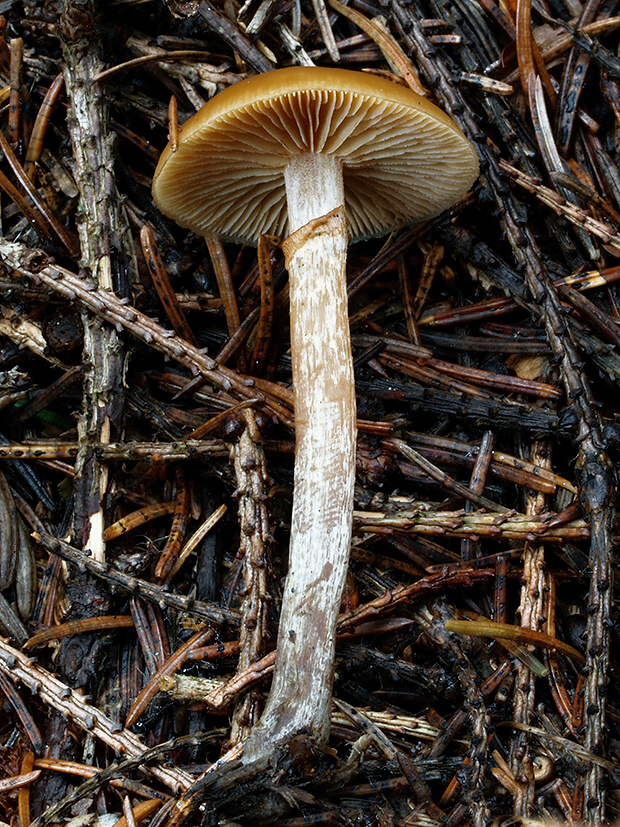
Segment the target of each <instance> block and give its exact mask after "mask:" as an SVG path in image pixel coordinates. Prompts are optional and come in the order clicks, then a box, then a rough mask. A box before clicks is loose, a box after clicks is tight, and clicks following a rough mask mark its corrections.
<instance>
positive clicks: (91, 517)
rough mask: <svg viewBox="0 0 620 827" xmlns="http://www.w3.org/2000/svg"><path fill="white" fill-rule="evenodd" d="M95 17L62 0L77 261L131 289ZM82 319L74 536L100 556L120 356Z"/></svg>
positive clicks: (96, 324)
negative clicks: (106, 454) (99, 79)
mask: <svg viewBox="0 0 620 827" xmlns="http://www.w3.org/2000/svg"><path fill="white" fill-rule="evenodd" d="M94 20H95V4H94V3H93V2H92V0H84V2H81V3H73V2H69V0H63V3H62V14H61V25H60V36H61V41H62V46H63V58H64V62H65V85H66V89H67V97H68V98H69V102H70V109H69V115H68V118H67V125H68V128H69V134H70V136H71V142H72V146H73V156H74V160H75V165H74V175H75V180H76V183H77V186H78V190H79V220H78V222H77V226H78V233H79V237H80V252H81V259H82V260H81V268H82V271H83V272H84V274H85V275H87V276H89V277H90V278H92V280H93V281H94V282H95V284H97V285H98V286H99V287H102V288H104V289H109V290H111V291H113V292H115V293H116V294H120V295H121V296H123V295H126V296H128V295H129V293H130V285H131V283H132V282H134V281H135V262H134V255H133V245H132V241H131V234H130V233H129V226H128V222H127V218H126V216H125V213H124V208H123V207H122V205H121V201H120V198H119V196H118V192H117V189H116V183H115V180H114V173H113V169H114V162H113V156H112V138H111V135H110V131H109V117H108V111H107V105H106V99H105V95H104V94H103V92H102V90H101V88H100V86H99V85H98V84H96V83H93V82H92V78H93V77H94V76H95V75H96V74H97V73H98V72H99V71H101V68H102V65H103V64H102V57H101V55H102V47H101V43H100V42H99V40H98V37H97V35H96V34H94V32H96V31H97V27H96V26H95V24H94ZM115 269H116V272H117V273H124V275H125V279H126V283H125V285H124V286H123V285H121V284H119V281H118V278H117V279H115V278H114V271H115ZM83 324H84V359H83V361H84V387H83V405H82V414H81V417H80V422H79V425H78V432H79V438H80V450H79V453H78V457H77V461H76V467H75V518H74V527H73V528H74V535H75V539H76V543H77V544H78V545H79V546H80V547H82V548H88V549H90V551H91V553H92V555H93V556H94V557H95V558H96V559H97V560H103V559H104V557H105V542H104V540H103V529H104V528H105V517H104V510H105V500H106V497H107V496H108V492H109V487H110V485H109V479H108V469H107V466H106V465H104V464H103V463H101V462H100V461H99V460H98V458H97V457H96V456H95V450H94V445H95V444H99V443H105V442H110V441H114V440H115V439H118V437H119V435H120V433H121V430H122V424H121V423H122V414H123V404H124V390H123V379H122V377H123V365H124V359H125V356H124V348H123V344H122V340H121V338H120V337H119V335H118V333H117V332H116V330H115V329H114V327H112V326H111V325H109V324H108V323H107V322H104V321H102V320H101V319H100V318H98V317H97V316H93V315H92V314H91V313H89V312H85V313H84V314H83Z"/></svg>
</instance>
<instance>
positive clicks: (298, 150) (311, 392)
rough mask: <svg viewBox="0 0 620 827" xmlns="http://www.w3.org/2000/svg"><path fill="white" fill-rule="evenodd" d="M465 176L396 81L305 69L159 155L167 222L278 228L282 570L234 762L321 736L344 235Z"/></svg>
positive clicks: (448, 129)
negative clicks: (287, 376) (288, 469)
mask: <svg viewBox="0 0 620 827" xmlns="http://www.w3.org/2000/svg"><path fill="white" fill-rule="evenodd" d="M477 174H478V162H477V157H476V153H475V151H474V149H473V147H472V146H471V144H470V143H469V142H468V141H467V139H466V138H465V137H464V135H463V134H462V133H461V132H460V130H459V129H458V127H457V126H456V125H455V124H454V123H453V122H452V120H451V119H450V118H449V117H448V116H447V115H446V114H445V113H444V112H442V111H441V110H440V109H438V108H437V107H436V106H434V105H433V104H432V103H429V101H427V100H425V99H424V98H422V97H420V96H419V95H417V94H416V93H414V92H412V91H411V90H410V89H408V88H407V87H404V86H401V85H399V84H397V83H393V82H391V81H387V80H384V79H382V78H379V77H376V76H373V75H369V74H363V73H360V72H352V71H348V70H343V69H329V68H308V67H295V68H290V69H278V70H274V71H272V72H268V73H266V74H262V75H258V76H256V77H253V78H249V79H247V80H243V81H241V82H239V83H237V84H235V85H234V86H231V87H229V88H227V89H226V90H224V91H223V92H221V93H220V94H218V95H216V96H215V97H214V98H213V99H212V100H210V101H209V102H208V103H207V104H205V106H204V107H203V108H202V109H201V110H200V111H199V112H198V113H197V114H196V115H194V116H193V117H192V118H190V119H189V120H188V121H187V123H186V124H185V125H184V126H183V128H182V130H181V132H180V134H179V137H178V142H177V143H175V145H172V144H169V145H168V146H167V147H166V149H165V150H164V152H163V154H162V156H161V159H160V161H159V165H158V167H157V170H156V172H155V178H154V181H153V195H154V198H155V201H156V203H157V205H158V206H159V208H160V209H161V211H162V212H163V213H164V214H166V215H168V216H170V217H172V218H174V219H175V220H176V221H177V222H178V223H179V224H180V225H182V226H183V227H186V228H188V229H190V230H193V231H194V232H195V233H198V234H200V235H206V234H217V235H219V236H220V237H222V238H224V239H228V240H233V241H239V242H245V243H249V244H256V243H257V242H258V239H259V237H260V236H261V235H262V234H272V235H277V236H283V237H287V239H286V241H285V243H284V252H285V259H286V265H287V268H288V273H289V286H290V318H291V355H292V364H293V385H294V399H295V440H296V447H295V479H294V484H295V488H294V500H293V515H292V525H291V541H290V552H289V569H288V575H287V579H286V585H285V590H284V596H283V601H282V611H281V615H280V625H279V633H278V651H277V658H276V666H275V674H274V678H273V683H272V686H271V691H270V694H269V698H268V700H267V704H266V707H265V710H264V712H263V715H262V717H261V719H260V721H259V723H258V725H257V726H256V727H255V728H254V730H253V732H252V735H251V736H250V738H249V740H248V742H247V743H246V745H245V747H244V756H245V758H244V760H248V759H249V760H251V759H252V758H253V757H257V756H259V755H261V754H264V752H265V750H266V749H272V748H273V746H274V745H277V744H278V743H283V742H285V741H288V740H289V739H290V738H291V737H293V736H294V735H297V734H299V733H301V732H307V733H309V734H310V736H311V737H312V738H313V739H314V740H315V741H316V742H318V743H319V744H321V743H325V742H326V740H327V738H328V735H329V724H330V710H331V696H332V682H333V669H334V653H335V631H336V621H337V617H338V611H339V607H340V600H341V596H342V591H343V588H344V581H345V576H346V571H347V565H348V558H349V549H350V542H351V530H352V515H353V486H354V479H355V441H356V415H355V386H354V378H353V366H352V356H351V342H350V334H349V324H348V310H347V283H346V252H347V244H348V238H349V236H350V237H351V238H352V239H353V240H356V239H361V238H368V237H371V236H379V235H384V234H385V233H387V232H389V231H391V230H394V229H396V228H398V227H401V226H403V225H405V224H410V223H413V222H419V221H421V220H423V219H426V218H430V217H432V216H434V215H437V214H438V213H440V212H441V211H442V210H444V209H446V208H447V207H449V206H450V205H451V204H453V203H454V201H456V200H457V199H458V198H460V197H461V196H463V195H464V194H465V193H466V192H467V191H468V189H469V188H470V186H471V185H472V183H473V182H474V180H475V178H476V176H477ZM267 745H268V746H267Z"/></svg>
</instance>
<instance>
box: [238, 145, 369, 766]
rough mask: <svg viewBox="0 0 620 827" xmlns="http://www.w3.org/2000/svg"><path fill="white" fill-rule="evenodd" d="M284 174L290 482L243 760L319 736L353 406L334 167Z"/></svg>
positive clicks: (340, 197)
mask: <svg viewBox="0 0 620 827" xmlns="http://www.w3.org/2000/svg"><path fill="white" fill-rule="evenodd" d="M285 181H286V193H287V201H288V214H289V226H290V229H291V235H290V236H289V238H288V239H287V241H286V242H285V245H284V249H285V256H286V263H287V268H288V272H289V281H290V317H291V357H292V365H293V385H294V391H295V489H294V498H293V515H292V524H291V542H290V551H289V569H288V576H287V579H286V585H285V590H284V597H283V601H282V611H281V615H280V624H279V632H278V654H277V658H276V667H275V674H274V679H273V683H272V687H271V692H270V694H269V698H268V701H267V705H266V707H265V711H264V713H263V716H262V718H261V720H260V722H259V724H258V726H257V727H255V728H254V730H253V732H252V735H251V736H250V738H249V740H248V742H247V744H246V746H245V750H244V757H245V758H246V760H252V759H254V758H255V757H256V756H258V755H260V754H261V753H262V752H264V750H265V749H270V748H273V745H274V744H277V743H282V742H285V741H287V740H288V739H290V738H291V737H292V736H294V735H296V734H298V733H300V732H308V733H309V734H310V735H311V736H312V737H313V738H314V739H315V740H316V741H317V742H318V743H324V742H325V741H326V740H327V737H328V735H329V723H330V710H331V697H332V681H333V670H334V651H335V631H336V621H337V617H338V612H339V608H340V600H341V596H342V591H343V588H344V582H345V577H346V572H347V564H348V559H349V549H350V543H351V529H352V517H353V486H354V481H355V440H356V425H355V423H356V414H355V385H354V378H353V362H352V356H351V341H350V334H349V317H348V307H347V290H346V287H347V285H346V251H347V241H348V232H347V222H346V217H345V214H344V207H343V204H344V189H343V179H342V167H341V163H340V161H339V160H338V159H336V158H334V157H330V156H321V155H314V154H307V155H301V156H299V157H297V158H294V159H293V160H292V161H291V162H290V164H289V165H288V167H287V169H286V171H285Z"/></svg>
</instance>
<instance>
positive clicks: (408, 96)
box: [153, 67, 478, 244]
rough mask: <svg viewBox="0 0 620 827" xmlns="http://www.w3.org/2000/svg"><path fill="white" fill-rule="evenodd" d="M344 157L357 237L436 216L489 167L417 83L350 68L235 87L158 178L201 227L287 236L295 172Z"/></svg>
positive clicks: (185, 219)
mask: <svg viewBox="0 0 620 827" xmlns="http://www.w3.org/2000/svg"><path fill="white" fill-rule="evenodd" d="M300 153H329V154H332V155H336V156H337V157H338V158H340V159H341V160H342V167H343V176H344V188H345V198H346V204H345V207H346V212H347V218H348V221H349V229H350V232H351V236H352V238H353V239H359V238H366V237H370V236H377V235H383V234H385V233H387V232H389V231H390V230H393V229H395V228H397V227H400V226H402V225H404V224H410V223H414V222H419V221H422V220H424V219H426V218H430V217H432V216H434V215H437V214H438V213H440V212H441V211H442V210H444V209H446V208H447V207H449V206H450V205H451V204H453V203H454V202H455V201H456V200H457V199H458V198H460V197H461V196H462V195H464V194H465V193H466V192H467V190H468V189H469V188H470V187H471V185H472V183H473V182H474V180H475V179H476V177H477V175H478V160H477V156H476V153H475V151H474V149H473V147H472V146H471V144H470V143H469V141H468V140H467V139H466V138H465V136H464V135H463V134H462V132H461V131H460V130H459V129H458V127H457V126H456V125H455V124H454V123H453V122H452V120H451V119H450V118H449V117H448V116H447V115H446V114H445V113H444V112H442V111H441V110H440V109H438V108H437V107H436V106H434V105H433V104H432V103H429V101H427V100H425V99H424V98H421V97H420V96H419V95H417V94H415V92H412V91H411V90H410V89H409V88H408V87H405V86H400V85H399V84H396V83H392V82H391V81H387V80H383V79H382V78H379V77H376V76H374V75H369V74H365V73H361V72H352V71H348V70H346V69H328V68H318V67H317V68H309V67H294V68H290V69H277V70H274V71H273V72H267V73H265V74H262V75H258V76H256V77H252V78H248V79H247V80H243V81H241V82H240V83H237V84H235V85H234V86H230V87H228V88H227V89H225V90H224V91H223V92H221V93H220V94H219V95H216V96H215V97H214V98H213V99H212V100H210V101H209V102H208V103H206V104H205V106H203V108H202V109H201V110H200V111H199V112H198V113H197V114H196V115H194V116H193V117H192V118H190V119H189V120H188V121H187V123H186V124H185V125H184V126H183V128H182V130H181V132H180V135H179V141H178V148H177V149H176V150H174V149H173V148H172V146H171V145H170V144H169V145H168V146H167V147H166V149H165V150H164V152H163V153H162V156H161V158H160V161H159V164H158V166H157V170H156V171H155V177H154V180H153V195H154V198H155V201H156V203H157V205H158V207H159V208H160V210H161V211H162V212H163V213H164V214H165V215H168V216H170V217H172V218H174V219H175V221H177V222H178V223H179V224H181V225H182V226H183V227H186V228H187V229H190V230H193V231H194V232H195V233H197V234H198V235H206V234H209V233H212V234H216V235H219V236H220V237H222V238H225V239H231V240H236V241H241V242H245V243H249V244H256V243H257V241H258V238H259V236H260V235H261V234H264V233H269V234H273V235H278V236H286V235H287V234H288V226H287V224H288V221H287V207H286V192H285V187H284V175H283V172H284V168H285V167H286V165H287V163H288V161H289V159H290V158H291V157H292V156H294V155H296V154H300Z"/></svg>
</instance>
